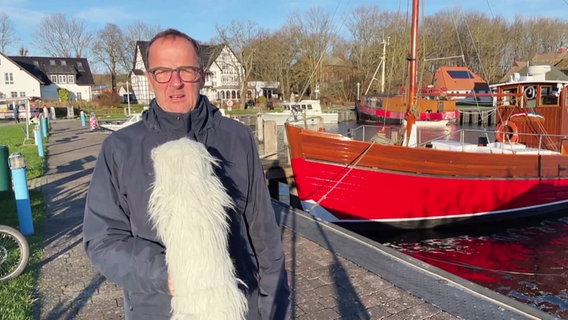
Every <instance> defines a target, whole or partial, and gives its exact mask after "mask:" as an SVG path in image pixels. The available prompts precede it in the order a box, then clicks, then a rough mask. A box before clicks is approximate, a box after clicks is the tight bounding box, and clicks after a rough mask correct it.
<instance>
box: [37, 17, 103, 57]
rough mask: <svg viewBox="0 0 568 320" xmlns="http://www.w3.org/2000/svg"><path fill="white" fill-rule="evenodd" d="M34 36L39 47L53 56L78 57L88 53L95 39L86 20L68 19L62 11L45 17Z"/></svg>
mask: <svg viewBox="0 0 568 320" xmlns="http://www.w3.org/2000/svg"><path fill="white" fill-rule="evenodd" d="M34 37H35V43H36V44H37V45H38V46H39V48H40V49H42V50H43V51H45V52H46V53H47V54H49V55H51V56H54V57H58V56H59V57H77V58H80V57H85V56H86V55H87V52H86V50H88V48H89V47H90V45H91V42H92V39H93V36H92V34H91V33H90V32H88V31H87V29H86V27H85V21H84V20H80V19H75V18H71V19H69V20H68V19H67V17H66V16H65V15H64V14H62V13H56V14H54V15H51V16H48V17H45V18H43V19H42V21H41V22H40V24H39V25H38V27H37V29H36V32H35V34H34Z"/></svg>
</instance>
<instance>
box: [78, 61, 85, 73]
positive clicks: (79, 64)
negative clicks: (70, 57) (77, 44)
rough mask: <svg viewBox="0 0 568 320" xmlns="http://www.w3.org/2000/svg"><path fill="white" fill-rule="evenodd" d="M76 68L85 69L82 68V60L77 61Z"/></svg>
mask: <svg viewBox="0 0 568 320" xmlns="http://www.w3.org/2000/svg"><path fill="white" fill-rule="evenodd" d="M77 68H78V69H79V71H85V68H83V63H82V62H77Z"/></svg>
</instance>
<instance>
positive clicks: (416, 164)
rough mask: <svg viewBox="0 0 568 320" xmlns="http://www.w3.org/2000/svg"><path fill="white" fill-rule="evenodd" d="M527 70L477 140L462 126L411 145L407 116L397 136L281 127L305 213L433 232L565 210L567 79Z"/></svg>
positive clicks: (500, 91)
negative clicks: (361, 136)
mask: <svg viewBox="0 0 568 320" xmlns="http://www.w3.org/2000/svg"><path fill="white" fill-rule="evenodd" d="M414 6H415V8H414V9H415V10H414V12H418V10H417V9H418V4H417V1H416V0H415V1H414ZM414 19H415V20H416V21H417V17H414ZM413 25H414V23H413ZM413 30H415V27H413ZM413 52H414V51H413ZM411 60H412V59H411ZM411 68H412V66H411ZM532 71H533V73H534V74H533V75H532V76H531V77H526V78H522V79H515V81H512V82H509V83H504V84H499V85H495V86H493V90H494V96H495V97H496V99H495V104H496V112H497V119H498V125H497V129H498V130H497V131H495V132H488V131H481V130H480V131H479V133H478V134H479V139H478V143H468V142H467V141H465V139H464V136H465V130H459V131H458V132H457V133H454V134H451V135H449V136H447V137H444V138H443V139H438V140H434V141H427V142H424V143H417V142H412V141H411V140H409V136H412V133H413V132H415V130H416V126H412V123H413V121H412V120H413V119H412V118H410V119H409V124H410V125H409V126H408V128H406V129H405V132H400V134H399V133H398V132H397V131H391V132H389V131H388V130H386V131H385V132H383V133H381V136H380V137H378V138H377V139H373V140H371V141H359V140H356V139H353V138H350V137H346V136H343V135H340V134H335V133H328V132H322V131H320V130H317V129H316V130H312V129H307V128H301V127H297V126H292V125H286V134H287V139H288V142H289V152H290V159H291V165H292V170H293V173H294V179H295V184H296V187H297V191H298V197H299V199H300V200H301V201H302V204H303V206H304V210H306V211H309V212H310V213H311V214H313V215H314V216H317V217H319V218H322V219H324V220H328V221H332V222H349V223H351V222H365V223H367V222H377V223H381V224H385V225H391V226H395V227H400V228H432V227H437V226H441V225H447V224H453V223H470V222H474V221H475V222H481V221H487V220H489V221H496V220H500V219H519V218H521V217H523V216H531V215H539V214H548V213H551V212H557V211H559V210H566V209H568V155H566V153H567V151H568V143H567V141H568V104H567V101H568V81H566V80H558V81H550V80H545V78H546V77H545V74H543V72H544V71H546V70H543V69H542V67H534V68H533V70H532ZM411 74H412V72H411ZM410 87H411V88H412V84H411V86H410ZM411 92H414V91H412V90H411ZM410 96H411V97H410V100H409V101H414V100H412V99H413V97H412V94H410ZM411 104H412V103H409V105H411ZM407 113H408V114H410V113H409V112H407ZM395 133H396V134H395ZM402 136H406V137H405V138H404V139H400V138H399V137H402ZM496 140H497V141H496ZM491 141H495V142H491Z"/></svg>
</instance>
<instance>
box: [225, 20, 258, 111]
mask: <svg viewBox="0 0 568 320" xmlns="http://www.w3.org/2000/svg"><path fill="white" fill-rule="evenodd" d="M216 29H217V37H218V38H219V39H220V40H221V42H223V43H226V44H227V45H228V46H229V47H230V48H231V50H233V53H234V54H235V55H236V56H237V59H238V60H239V62H240V63H241V65H242V66H243V69H244V70H241V69H240V68H234V70H235V71H236V72H237V78H238V79H239V86H240V91H241V106H244V105H245V99H246V93H247V91H248V88H247V83H248V81H250V75H251V72H252V70H253V65H254V64H255V63H256V59H257V57H258V51H259V48H258V47H257V46H253V45H252V44H253V42H254V41H256V40H258V39H260V38H261V37H262V36H263V35H264V34H265V31H264V30H263V29H262V28H260V27H259V26H258V25H257V24H256V22H253V21H250V20H249V21H246V22H240V21H236V20H233V21H231V23H229V25H227V26H219V25H217V26H216Z"/></svg>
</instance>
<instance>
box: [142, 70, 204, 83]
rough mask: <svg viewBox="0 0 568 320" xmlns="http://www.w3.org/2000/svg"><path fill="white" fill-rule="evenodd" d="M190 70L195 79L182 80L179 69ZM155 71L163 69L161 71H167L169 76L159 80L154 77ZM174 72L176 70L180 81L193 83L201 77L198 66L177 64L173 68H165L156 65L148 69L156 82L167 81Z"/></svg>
mask: <svg viewBox="0 0 568 320" xmlns="http://www.w3.org/2000/svg"><path fill="white" fill-rule="evenodd" d="M188 69H189V70H192V71H193V72H194V73H195V74H196V79H195V80H191V81H188V80H184V79H183V78H182V77H181V74H180V71H181V70H188ZM156 71H163V72H169V74H170V76H169V77H168V80H166V81H159V80H158V79H157V78H156ZM174 72H177V74H178V77H179V78H180V80H181V81H183V82H189V83H195V82H199V81H201V79H202V77H203V70H202V69H201V68H199V67H194V66H179V67H177V68H175V69H172V68H166V67H156V68H152V69H148V73H149V74H151V75H152V77H153V78H154V80H156V82H157V83H168V82H170V81H171V80H172V75H173V74H174Z"/></svg>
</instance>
